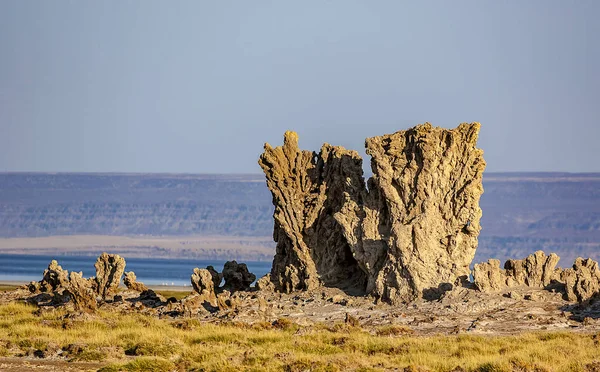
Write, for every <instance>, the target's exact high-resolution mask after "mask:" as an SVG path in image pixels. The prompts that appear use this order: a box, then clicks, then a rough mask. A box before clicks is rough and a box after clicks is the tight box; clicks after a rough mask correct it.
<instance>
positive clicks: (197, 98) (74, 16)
mask: <svg viewBox="0 0 600 372" xmlns="http://www.w3.org/2000/svg"><path fill="white" fill-rule="evenodd" d="M599 14H600V1H596V0H587V1H585V0H577V1H567V0H556V1H552V0H537V1H533V0H530V1H524V0H510V1H483V0H481V1H480V0H473V1H411V2H408V1H406V2H404V1H396V0H393V1H349V0H339V1H325V0H319V1H241V0H240V1H223V0H219V1H196V0H194V1H161V2H158V1H147V0H144V1H142V0H140V1H94V2H92V1H58V0H57V1H24V0H12V1H11V0H4V1H0V53H1V54H0V128H1V132H0V134H1V135H0V171H86V172H96V171H108V172H112V171H115V172H191V173H196V172H211V173H230V172H260V168H259V167H258V165H257V163H256V162H257V158H258V156H259V155H260V153H261V152H262V146H263V143H264V142H269V143H271V144H272V145H280V144H281V141H282V135H283V132H284V131H285V130H287V129H292V130H295V131H297V132H299V135H300V144H301V146H302V147H303V148H305V149H310V150H317V149H318V148H320V146H321V144H322V143H323V142H329V143H331V144H335V145H343V146H345V147H348V148H353V149H356V150H361V151H362V149H363V147H364V139H365V137H370V136H375V135H381V134H385V133H391V132H395V131H397V130H401V129H406V128H408V127H410V126H413V125H415V124H418V123H422V122H425V121H429V122H431V123H433V124H434V125H437V126H443V127H455V126H456V125H458V124H459V123H460V122H471V121H479V122H481V123H482V132H481V135H480V141H479V144H480V147H481V148H483V149H484V151H485V158H486V160H487V163H488V170H489V171H572V172H576V171H600V120H599V116H600V91H599V89H600V88H599V87H600V73H599V71H598V68H599V66H600V41H599V40H600V21H598V16H599Z"/></svg>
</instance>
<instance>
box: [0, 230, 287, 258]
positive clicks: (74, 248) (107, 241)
mask: <svg viewBox="0 0 600 372" xmlns="http://www.w3.org/2000/svg"><path fill="white" fill-rule="evenodd" d="M274 245H275V244H274V243H273V238H272V237H242V236H113V235H58V236H45V237H24V238H19V237H17V238H0V254H21V255H57V256H60V255H78V256H95V255H98V254H100V253H102V252H108V253H116V254H120V255H123V256H127V257H135V258H161V259H186V258H189V259H213V260H242V261H257V262H268V261H271V260H272V259H273V255H274V254H275V249H274Z"/></svg>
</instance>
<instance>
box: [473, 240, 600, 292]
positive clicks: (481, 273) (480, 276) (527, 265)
mask: <svg viewBox="0 0 600 372" xmlns="http://www.w3.org/2000/svg"><path fill="white" fill-rule="evenodd" d="M559 259H560V258H559V257H558V256H557V255H556V254H554V253H551V254H550V255H548V256H546V254H545V253H544V252H542V251H537V252H535V253H534V254H532V255H529V256H528V257H527V258H525V259H523V260H508V261H506V263H505V264H504V269H501V268H500V261H498V260H489V261H488V262H484V263H480V264H477V265H475V266H474V269H473V281H474V284H475V287H476V288H477V289H479V290H480V291H482V292H494V291H501V290H504V289H506V288H514V287H520V286H525V287H533V288H548V287H549V286H554V287H560V288H563V289H564V292H565V296H566V298H567V299H568V300H569V301H580V302H582V301H585V300H587V299H590V298H591V297H592V296H594V295H596V294H597V293H598V292H600V270H598V263H597V262H596V261H594V260H592V259H590V258H588V259H583V258H577V259H576V260H575V263H574V264H573V267H572V268H568V269H564V270H562V269H560V268H556V265H557V264H558V260H559ZM557 284H558V285H557Z"/></svg>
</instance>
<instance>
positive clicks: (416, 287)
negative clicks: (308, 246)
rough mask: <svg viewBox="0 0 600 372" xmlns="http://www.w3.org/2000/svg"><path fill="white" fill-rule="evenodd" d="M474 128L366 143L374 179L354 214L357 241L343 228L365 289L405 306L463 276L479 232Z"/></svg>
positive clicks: (480, 164) (419, 130) (479, 163)
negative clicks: (364, 275)
mask: <svg viewBox="0 0 600 372" xmlns="http://www.w3.org/2000/svg"><path fill="white" fill-rule="evenodd" d="M479 129H480V125H479V124H478V123H473V124H461V125H459V126H458V127H457V128H456V129H452V130H447V129H442V128H438V127H433V126H432V125H431V124H429V123H425V124H423V125H418V126H416V127H414V128H412V129H409V130H406V131H400V132H396V133H394V134H391V135H385V136H380V137H372V138H368V139H367V140H366V147H367V154H369V155H371V168H372V171H373V177H372V178H371V179H370V180H369V191H370V192H369V193H368V194H367V197H366V200H365V201H363V205H364V207H363V208H362V215H363V216H364V217H363V216H360V215H358V217H359V218H358V221H359V222H358V227H359V230H360V233H359V237H360V238H358V237H355V235H354V232H355V231H356V230H357V229H356V227H354V224H352V225H350V226H349V227H354V228H346V229H345V231H346V235H347V236H348V237H349V238H350V239H352V240H356V242H357V243H356V244H354V251H355V252H356V255H357V256H360V258H357V259H358V260H359V261H360V262H363V265H362V266H364V267H368V268H369V269H368V273H369V284H368V290H369V292H372V293H374V294H375V295H377V296H378V297H381V298H383V299H388V300H391V301H397V300H403V301H406V300H412V299H415V298H418V297H421V296H422V295H423V292H424V291H425V290H430V289H436V288H439V287H440V285H443V284H457V282H458V281H459V280H460V278H461V277H462V278H464V277H468V275H469V273H470V270H469V265H470V263H471V261H472V260H473V257H474V256H475V250H476V249H477V236H478V235H479V232H480V230H481V226H480V225H479V220H480V218H481V209H480V208H479V198H480V196H481V194H482V193H483V186H482V174H483V170H484V169H485V161H484V160H483V151H482V150H480V149H478V148H477V147H476V144H477V138H478V134H479ZM356 204H358V205H360V200H358V202H357V203H356ZM355 210H356V209H355ZM359 213H360V210H359ZM340 220H341V219H339V218H338V221H340ZM350 239H349V240H350ZM365 243H366V244H365ZM374 243H378V244H374Z"/></svg>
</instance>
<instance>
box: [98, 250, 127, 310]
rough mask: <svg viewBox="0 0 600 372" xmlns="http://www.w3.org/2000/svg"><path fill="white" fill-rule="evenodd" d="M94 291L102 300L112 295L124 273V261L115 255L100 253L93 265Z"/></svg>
mask: <svg viewBox="0 0 600 372" xmlns="http://www.w3.org/2000/svg"><path fill="white" fill-rule="evenodd" d="M94 267H95V268H96V278H95V279H94V281H95V285H94V290H95V291H96V294H98V295H99V296H100V297H102V299H103V300H104V299H106V298H107V297H108V296H111V295H114V294H115V293H116V290H117V288H118V287H119V283H120V282H121V276H123V272H124V271H125V259H123V257H121V256H119V255H117V254H108V253H102V254H101V255H100V257H98V259H97V260H96V263H95V264H94Z"/></svg>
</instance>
